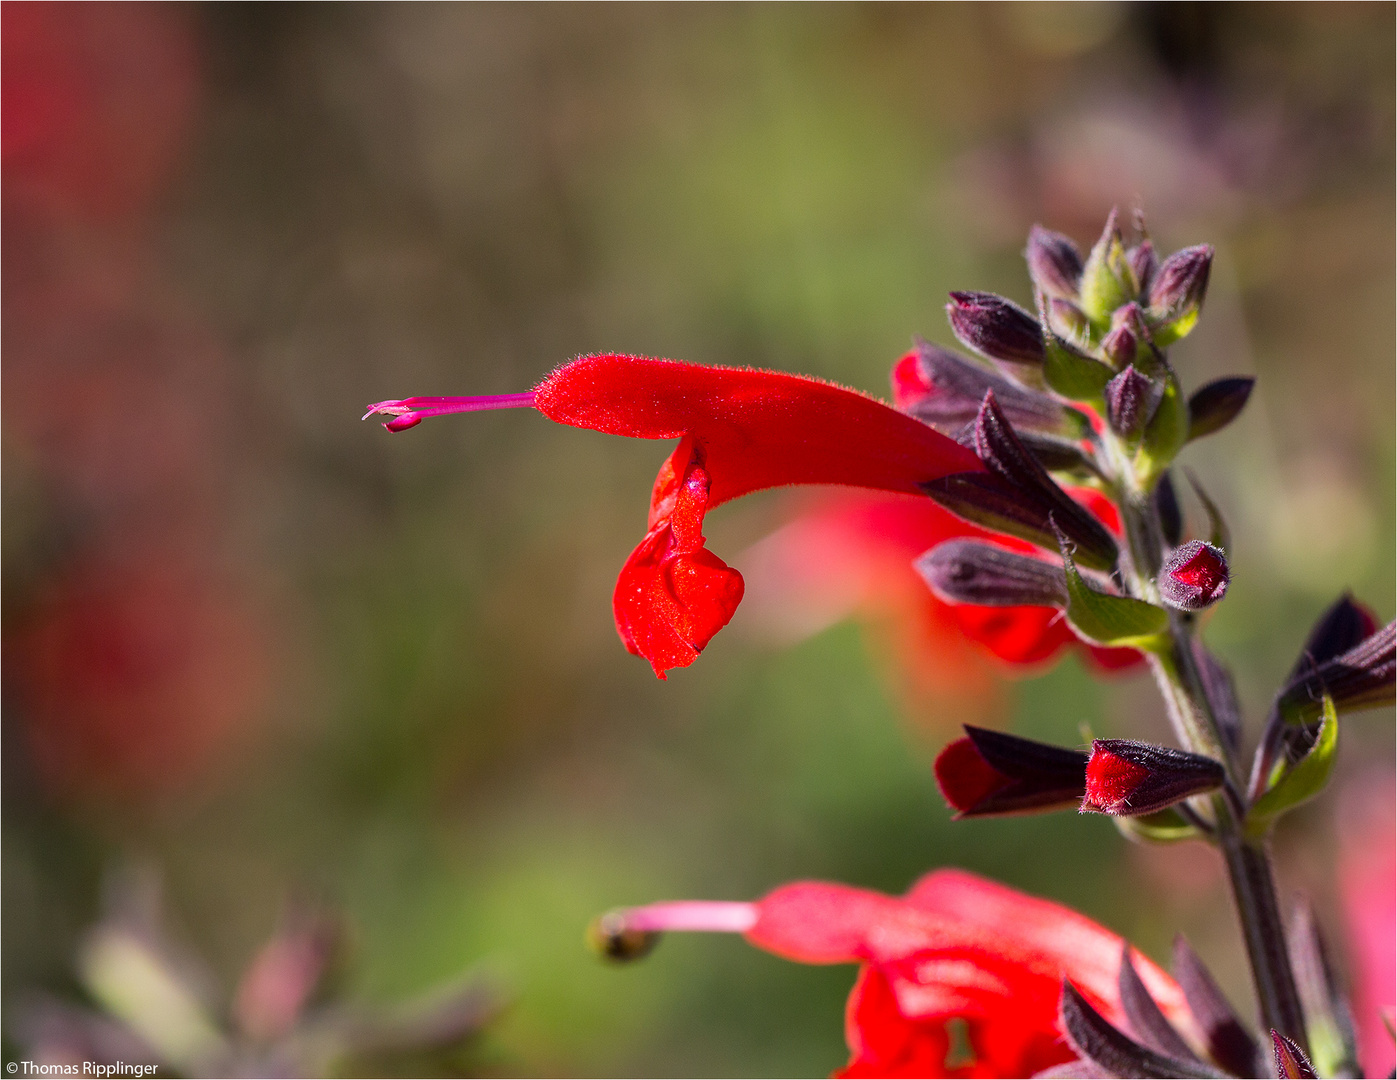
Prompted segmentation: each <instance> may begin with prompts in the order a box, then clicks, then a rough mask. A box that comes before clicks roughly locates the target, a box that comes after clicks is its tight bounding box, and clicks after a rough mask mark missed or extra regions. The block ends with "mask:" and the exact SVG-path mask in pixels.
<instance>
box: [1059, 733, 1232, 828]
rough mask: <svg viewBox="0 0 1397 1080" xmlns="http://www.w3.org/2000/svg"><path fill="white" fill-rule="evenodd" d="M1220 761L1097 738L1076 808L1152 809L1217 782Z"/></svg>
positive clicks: (1116, 811) (1126, 811)
mask: <svg viewBox="0 0 1397 1080" xmlns="http://www.w3.org/2000/svg"><path fill="white" fill-rule="evenodd" d="M1225 777H1226V774H1225V772H1224V771H1223V767H1222V763H1221V762H1218V761H1215V760H1213V759H1212V758H1209V757H1203V756H1202V755H1199V754H1189V753H1186V752H1184V751H1183V750H1175V749H1172V748H1171V747H1167V746H1152V745H1150V744H1149V743H1142V742H1134V741H1131V740H1129V739H1097V740H1096V741H1095V742H1093V743H1092V744H1091V760H1090V761H1088V762H1087V784H1086V796H1085V797H1084V798H1083V799H1082V807H1081V809H1082V811H1083V813H1085V812H1087V811H1095V812H1097V813H1101V814H1114V815H1123V816H1134V815H1138V814H1153V813H1154V812H1155V811H1156V810H1163V809H1165V808H1166V807H1170V806H1173V805H1174V804H1175V803H1177V802H1181V801H1183V800H1184V799H1187V798H1189V797H1190V796H1193V795H1201V794H1202V793H1204V792H1207V791H1213V790H1215V789H1217V788H1219V787H1221V786H1222V784H1223V780H1224V779H1225Z"/></svg>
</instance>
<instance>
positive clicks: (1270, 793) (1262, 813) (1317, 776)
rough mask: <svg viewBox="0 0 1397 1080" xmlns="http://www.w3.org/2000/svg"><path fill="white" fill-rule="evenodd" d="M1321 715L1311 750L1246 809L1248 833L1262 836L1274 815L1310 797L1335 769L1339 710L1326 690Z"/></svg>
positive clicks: (1320, 788) (1319, 788) (1292, 807)
mask: <svg viewBox="0 0 1397 1080" xmlns="http://www.w3.org/2000/svg"><path fill="white" fill-rule="evenodd" d="M1322 716H1323V719H1321V721H1320V725H1319V736H1318V737H1317V738H1316V739H1315V744H1314V746H1312V747H1310V752H1309V753H1308V754H1306V755H1305V756H1304V757H1303V758H1301V759H1300V760H1299V761H1297V762H1296V763H1295V764H1294V765H1293V766H1291V768H1289V769H1287V770H1286V771H1285V772H1283V773H1281V775H1280V778H1279V779H1278V780H1277V781H1276V782H1275V783H1274V784H1272V785H1271V786H1270V787H1269V788H1268V789H1267V790H1266V791H1265V792H1264V793H1263V794H1262V796H1261V798H1259V799H1257V800H1256V802H1254V803H1252V805H1251V809H1250V810H1249V811H1247V834H1248V835H1249V836H1252V837H1260V836H1264V835H1265V834H1266V831H1267V830H1268V829H1269V828H1270V827H1271V825H1272V823H1273V822H1274V821H1275V820H1276V818H1278V817H1280V815H1281V814H1283V813H1285V812H1286V811H1287V810H1292V809H1294V808H1295V807H1297V806H1299V805H1300V804H1301V803H1303V802H1305V801H1307V800H1309V799H1313V798H1314V797H1315V796H1316V795H1318V794H1319V793H1320V792H1321V791H1323V790H1324V785H1325V784H1327V783H1328V782H1329V774H1330V772H1332V771H1333V769H1334V756H1335V751H1336V750H1337V749H1338V747H1339V711H1338V710H1337V709H1336V708H1335V707H1334V699H1333V698H1331V697H1330V696H1329V695H1328V694H1325V695H1324V711H1323V714H1322Z"/></svg>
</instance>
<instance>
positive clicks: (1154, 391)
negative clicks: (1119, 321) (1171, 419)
mask: <svg viewBox="0 0 1397 1080" xmlns="http://www.w3.org/2000/svg"><path fill="white" fill-rule="evenodd" d="M1111 333H1112V336H1114V335H1115V334H1116V333H1123V334H1129V333H1130V331H1128V330H1126V329H1125V328H1124V327H1121V329H1120V330H1119V331H1114V330H1113V331H1112V332H1111ZM1132 338H1133V335H1132ZM1107 340H1108V341H1109V340H1110V338H1107ZM1134 348H1135V347H1134V344H1132V345H1131V354H1132V355H1134ZM1163 396H1164V388H1163V387H1161V386H1160V385H1159V384H1158V383H1156V382H1155V381H1154V380H1153V379H1151V378H1148V377H1147V376H1144V375H1142V374H1140V372H1138V371H1136V370H1135V365H1134V364H1127V365H1126V367H1125V370H1124V371H1122V372H1121V373H1120V374H1119V375H1117V376H1116V377H1115V378H1113V379H1112V380H1111V381H1110V382H1108V383H1107V384H1106V420H1107V422H1108V423H1109V424H1110V425H1111V430H1112V431H1114V432H1115V433H1116V434H1117V435H1119V436H1121V437H1122V438H1125V439H1134V438H1136V437H1138V436H1139V435H1140V434H1141V433H1142V432H1143V431H1144V430H1145V425H1146V424H1148V423H1149V422H1150V420H1151V419H1152V418H1153V417H1154V413H1155V410H1156V409H1157V408H1159V402H1160V398H1162V397H1163Z"/></svg>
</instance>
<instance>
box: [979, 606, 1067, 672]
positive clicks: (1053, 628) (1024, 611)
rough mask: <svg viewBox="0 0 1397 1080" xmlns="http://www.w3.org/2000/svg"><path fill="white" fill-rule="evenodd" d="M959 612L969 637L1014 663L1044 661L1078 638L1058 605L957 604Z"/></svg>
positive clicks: (1002, 658)
mask: <svg viewBox="0 0 1397 1080" xmlns="http://www.w3.org/2000/svg"><path fill="white" fill-rule="evenodd" d="M955 613H956V620H957V621H958V622H959V623H960V627H961V630H962V632H963V633H964V634H965V636H966V637H968V638H970V639H971V640H972V641H978V642H979V643H980V644H981V645H983V646H985V648H987V649H989V651H990V652H992V653H994V655H995V656H997V657H999V658H1000V659H1001V660H1007V661H1008V662H1009V663H1011V664H1037V663H1041V662H1042V661H1044V660H1048V659H1051V658H1052V657H1054V656H1056V655H1057V654H1058V653H1059V652H1061V651H1062V650H1063V649H1064V648H1065V647H1066V646H1068V645H1070V644H1071V643H1072V642H1073V641H1075V640H1076V637H1075V635H1074V634H1073V633H1072V628H1071V627H1069V626H1068V625H1067V620H1066V619H1064V618H1063V617H1062V613H1061V612H1060V611H1058V610H1057V609H1056V608H1050V607H982V606H980V605H979V604H957V605H956V606H955Z"/></svg>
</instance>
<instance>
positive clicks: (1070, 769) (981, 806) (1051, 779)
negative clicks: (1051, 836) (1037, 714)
mask: <svg viewBox="0 0 1397 1080" xmlns="http://www.w3.org/2000/svg"><path fill="white" fill-rule="evenodd" d="M965 735H966V737H965V738H963V739H957V740H956V741H955V742H953V743H950V744H948V745H947V746H946V748H945V749H944V750H942V751H941V753H940V754H938V755H937V757H936V766H935V769H936V783H937V786H939V787H940V788H941V794H942V795H944V796H945V798H946V802H947V803H949V804H950V805H951V806H952V807H953V808H954V809H955V810H956V816H957V817H958V818H960V817H986V816H989V815H993V814H1023V813H1029V812H1033V811H1040V810H1061V809H1065V808H1066V807H1069V806H1073V805H1075V804H1077V803H1079V802H1080V801H1081V798H1082V793H1083V792H1084V791H1085V790H1086V770H1087V756H1086V754H1084V753H1082V752H1081V751H1080V750H1068V749H1066V748H1065V747H1061V746H1050V745H1049V744H1047V743H1040V742H1034V741H1033V740H1032V739H1021V738H1019V737H1018V736H1017V735H1006V734H1004V733H1003V732H1002V731H988V730H986V729H985V728H977V727H972V726H971V725H969V724H966V725H965Z"/></svg>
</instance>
